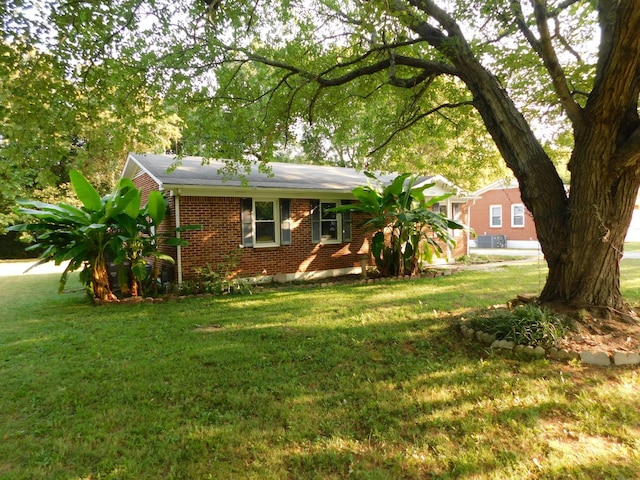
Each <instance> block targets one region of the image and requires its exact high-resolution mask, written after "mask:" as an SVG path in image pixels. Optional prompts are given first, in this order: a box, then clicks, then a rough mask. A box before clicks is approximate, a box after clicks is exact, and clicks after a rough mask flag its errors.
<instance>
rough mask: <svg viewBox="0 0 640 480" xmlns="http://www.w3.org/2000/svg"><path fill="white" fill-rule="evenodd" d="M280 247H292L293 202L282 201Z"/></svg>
mask: <svg viewBox="0 0 640 480" xmlns="http://www.w3.org/2000/svg"><path fill="white" fill-rule="evenodd" d="M280 245H291V200H290V199H288V198H281V199H280Z"/></svg>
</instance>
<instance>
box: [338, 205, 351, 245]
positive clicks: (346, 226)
mask: <svg viewBox="0 0 640 480" xmlns="http://www.w3.org/2000/svg"><path fill="white" fill-rule="evenodd" d="M340 203H341V204H342V205H349V204H351V203H353V201H351V200H342V201H341V202H340ZM351 223H352V221H351V212H342V242H343V243H349V242H350V241H351Z"/></svg>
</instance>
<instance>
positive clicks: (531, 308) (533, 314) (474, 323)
mask: <svg viewBox="0 0 640 480" xmlns="http://www.w3.org/2000/svg"><path fill="white" fill-rule="evenodd" d="M468 326H469V327H470V328H472V329H473V330H476V331H482V332H485V333H490V334H495V336H496V339H497V340H510V341H512V342H514V343H515V344H517V345H531V346H534V347H535V346H540V347H543V348H549V347H553V346H556V345H557V344H558V341H559V340H560V339H561V338H562V337H564V336H565V335H566V334H567V332H568V331H569V328H570V325H569V322H568V321H567V320H566V319H565V318H563V317H562V316H560V315H558V314H556V313H554V312H552V311H551V310H549V309H548V308H545V307H541V306H539V305H535V304H527V305H520V306H517V307H515V308H514V309H511V310H508V309H498V310H494V311H492V312H490V313H489V314H478V315H475V316H473V317H471V318H470V319H469V321H468Z"/></svg>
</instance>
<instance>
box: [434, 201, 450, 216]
mask: <svg viewBox="0 0 640 480" xmlns="http://www.w3.org/2000/svg"><path fill="white" fill-rule="evenodd" d="M431 211H433V212H436V213H439V214H440V215H444V216H445V217H446V216H447V204H446V203H444V204H442V203H434V204H433V206H432V207H431Z"/></svg>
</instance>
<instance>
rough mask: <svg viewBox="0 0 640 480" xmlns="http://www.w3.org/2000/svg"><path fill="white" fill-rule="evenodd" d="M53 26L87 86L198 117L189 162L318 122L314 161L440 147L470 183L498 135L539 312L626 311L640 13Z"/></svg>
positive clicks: (478, 7)
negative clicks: (533, 247) (548, 305)
mask: <svg viewBox="0 0 640 480" xmlns="http://www.w3.org/2000/svg"><path fill="white" fill-rule="evenodd" d="M21 3H22V2H21ZM43 13H48V14H49V23H47V25H50V26H49V27H48V28H47V29H45V33H47V35H48V36H47V39H48V40H47V45H48V51H50V52H51V53H52V55H55V57H56V59H58V61H61V62H63V63H64V65H66V68H67V69H68V68H69V67H70V66H71V65H75V68H76V69H77V70H78V71H79V72H80V73H79V74H78V75H79V77H78V78H88V77H91V75H92V74H95V75H96V80H94V84H96V85H98V84H99V79H103V78H109V77H108V76H104V75H107V74H108V73H109V72H108V71H106V70H102V71H101V70H100V68H101V67H103V66H105V65H106V66H112V65H118V66H128V67H133V68H134V69H135V71H137V72H144V73H140V75H141V76H140V77H137V76H134V77H133V78H134V79H135V78H144V80H145V82H144V84H145V85H153V87H154V89H155V90H154V91H156V92H161V93H162V95H163V98H164V100H165V101H166V102H169V104H173V105H176V106H177V107H176V108H179V109H180V112H184V113H182V115H183V118H184V117H186V116H187V114H188V115H190V117H189V118H190V119H192V120H194V122H193V123H191V122H190V121H188V120H187V128H186V131H185V133H186V136H185V138H184V141H183V144H182V147H183V149H184V151H185V153H189V152H191V151H197V153H200V154H203V155H208V156H216V157H220V156H223V157H225V158H231V159H234V160H236V161H239V162H242V161H247V159H249V158H258V159H260V160H264V161H268V160H270V159H272V158H273V157H274V155H276V154H277V153H278V152H279V151H281V150H282V148H283V147H284V146H285V145H288V144H289V142H291V141H292V140H293V139H294V138H295V137H296V136H297V135H299V134H300V132H299V130H298V128H299V127H298V126H299V125H300V124H301V122H306V123H307V124H310V125H312V126H315V125H319V126H321V128H320V129H315V130H314V127H312V128H311V130H310V132H312V133H314V134H316V135H319V136H320V137H319V138H320V142H319V143H318V142H316V144H315V145H316V147H317V146H318V145H320V146H321V145H322V144H323V143H322V136H323V135H325V136H327V137H330V138H328V139H329V140H331V141H332V142H333V141H335V142H336V144H337V145H339V146H340V147H341V148H344V147H353V148H356V149H357V152H358V155H359V158H360V159H362V161H365V160H366V161H367V162H369V163H370V164H372V165H373V166H376V165H381V166H386V165H389V166H395V165H394V162H396V161H397V159H401V160H402V161H403V162H406V164H416V165H422V164H421V163H418V162H425V158H426V159H429V158H433V159H435V160H436V161H438V162H440V163H439V168H440V167H442V170H446V168H445V167H444V165H446V162H445V161H444V160H443V159H442V158H439V157H438V154H437V152H439V151H441V150H442V149H443V148H444V150H445V151H447V152H451V154H452V155H453V157H450V160H451V167H450V168H449V169H448V170H447V172H450V171H455V170H456V166H457V165H459V166H458V167H457V168H459V169H460V170H464V171H466V172H467V175H465V177H469V178H470V177H478V176H479V175H484V174H487V168H486V166H487V165H490V166H491V168H489V169H488V170H489V175H492V174H495V170H492V169H493V166H492V165H494V164H492V163H491V160H492V159H493V158H495V156H496V155H495V150H493V147H492V145H491V142H489V141H488V138H489V137H490V138H491V139H492V143H493V144H494V145H495V147H496V148H497V151H498V152H499V154H500V156H501V157H502V159H503V160H504V164H505V165H506V166H507V167H508V168H509V170H510V171H511V172H512V173H513V175H514V176H515V177H516V178H517V179H518V181H519V183H520V187H521V192H522V198H523V201H524V203H525V204H526V206H527V208H528V209H529V210H530V211H531V212H532V214H533V216H534V221H535V224H536V229H537V234H538V238H539V240H540V243H541V246H542V249H543V252H544V254H545V257H546V259H547V263H548V265H549V275H548V279H547V282H546V284H545V286H544V288H543V291H542V292H541V299H542V300H544V301H547V302H560V303H563V304H567V305H571V306H575V307H581V308H582V307H584V308H589V309H594V310H595V309H601V310H602V311H604V312H608V313H612V312H623V311H625V310H626V307H625V304H624V301H623V298H622V296H621V293H620V270H619V263H620V259H621V257H622V251H623V242H624V237H625V233H626V230H627V228H628V225H629V222H630V219H631V214H632V212H633V207H634V202H635V199H636V195H637V192H638V186H639V185H640V171H639V165H640V163H639V160H640V119H639V116H638V97H639V92H640V35H638V34H637V32H639V31H640V0H625V1H617V0H616V1H614V0H600V1H595V0H555V1H551V0H547V1H545V0H488V1H483V2H477V1H475V0H455V1H454V0H452V1H446V2H445V1H435V0H368V1H363V0H317V1H295V0H281V1H278V2H260V1H257V0H239V1H233V2H231V1H225V0H202V1H200V0H194V1H181V2H168V1H164V0H146V1H144V0H117V1H113V2H109V3H108V4H92V3H81V2H62V1H61V2H54V1H52V2H50V4H49V8H46V9H41V10H40V11H39V14H43ZM24 18H26V19H27V20H25V22H26V23H28V21H29V15H25V16H24ZM5 25H7V22H6V21H5ZM118 83H120V84H121V82H118ZM138 87H141V84H140V83H138V84H136V83H135V82H133V83H132V86H131V88H132V89H137V91H140V89H138ZM478 124H482V125H484V130H482V131H479V130H478V129H474V128H473V127H474V125H478ZM468 129H472V130H471V131H472V132H473V133H472V134H471V135H469V134H468V133H466V132H468V131H469V130H468ZM567 139H569V140H567ZM567 145H569V148H567ZM492 150H493V152H492ZM563 151H564V152H565V155H566V156H568V162H566V163H563V160H567V158H566V157H563V156H562V155H561V154H558V152H563ZM457 152H460V155H456V153H457ZM429 166H431V165H429ZM425 167H426V165H425ZM565 172H568V177H569V178H568V180H569V181H570V185H571V188H570V190H569V191H567V190H566V189H565V186H564V185H563V183H564V182H563V180H566V179H565V178H563V175H564V173H565Z"/></svg>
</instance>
